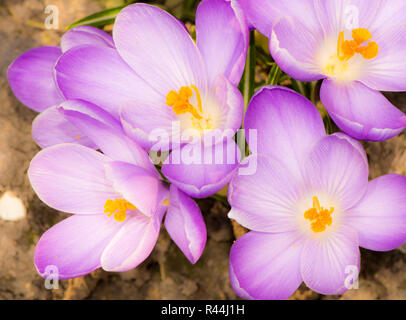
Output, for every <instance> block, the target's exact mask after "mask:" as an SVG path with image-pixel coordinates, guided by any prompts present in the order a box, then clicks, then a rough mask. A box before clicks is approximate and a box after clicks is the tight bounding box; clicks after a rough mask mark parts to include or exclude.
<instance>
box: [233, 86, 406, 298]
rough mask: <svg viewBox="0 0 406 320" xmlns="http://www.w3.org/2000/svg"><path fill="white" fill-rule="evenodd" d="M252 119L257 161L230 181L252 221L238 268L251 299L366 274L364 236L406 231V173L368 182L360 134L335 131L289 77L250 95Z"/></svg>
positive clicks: (242, 212) (382, 245) (373, 243)
mask: <svg viewBox="0 0 406 320" xmlns="http://www.w3.org/2000/svg"><path fill="white" fill-rule="evenodd" d="M245 124H246V128H247V129H257V131H258V146H257V148H258V154H254V155H251V157H256V158H257V162H258V168H257V171H256V173H255V174H254V175H250V176H235V177H234V178H233V180H232V181H231V183H230V186H229V202H230V204H231V206H232V209H231V211H230V213H229V217H230V218H231V219H235V220H236V221H237V222H238V223H239V224H241V225H243V226H244V227H246V228H248V229H250V230H252V231H251V232H249V233H248V234H246V235H244V236H242V237H241V238H239V239H238V240H237V241H236V242H235V243H234V244H233V247H232V249H231V254H230V278H231V282H232V285H233V287H234V289H235V291H236V292H237V293H238V294H239V295H240V296H241V297H244V298H248V299H286V298H288V297H289V296H291V295H292V294H293V293H294V292H295V290H296V289H297V288H298V287H299V285H300V284H301V283H302V282H304V283H305V284H306V285H307V286H308V287H310V288H311V289H312V290H314V291H316V292H319V293H322V294H342V293H343V292H344V291H346V290H347V289H350V288H351V285H352V284H353V282H354V281H355V280H356V279H357V277H358V272H359V268H360V252H359V246H360V247H363V248H367V249H371V250H376V251H388V250H393V249H395V248H397V247H398V246H400V245H402V244H403V243H404V242H405V241H406V178H405V177H403V176H400V175H396V174H391V175H386V176H382V177H379V178H377V179H375V180H372V181H370V182H368V174H369V170H368V161H367V155H366V153H365V151H364V150H363V149H362V146H361V144H360V143H359V142H357V141H355V140H353V139H352V138H350V137H348V136H346V135H344V134H342V133H337V134H333V135H330V136H327V135H326V133H325V130H324V125H323V121H322V118H321V116H320V114H319V113H318V111H317V109H316V107H315V106H313V105H312V103H311V102H310V101H308V100H307V99H306V98H304V97H302V96H301V95H299V94H297V93H296V92H293V91H291V90H289V89H286V88H283V87H264V88H262V89H261V90H260V91H259V92H258V93H257V94H256V95H255V96H254V97H253V99H252V101H251V102H250V105H249V106H248V111H247V115H246V118H245Z"/></svg>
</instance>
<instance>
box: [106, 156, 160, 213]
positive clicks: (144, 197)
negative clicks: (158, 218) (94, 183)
mask: <svg viewBox="0 0 406 320" xmlns="http://www.w3.org/2000/svg"><path fill="white" fill-rule="evenodd" d="M105 167H106V174H107V177H108V179H109V180H110V181H111V182H112V183H113V186H114V190H115V191H116V192H118V193H120V194H122V195H123V197H124V199H126V200H127V201H129V202H130V203H132V204H133V205H134V206H135V207H137V209H138V210H140V211H141V212H142V213H143V214H144V215H146V216H148V217H151V216H152V215H153V214H154V213H155V212H156V210H157V208H158V206H159V205H160V203H161V202H162V201H164V200H165V198H167V190H166V188H165V186H164V184H163V182H162V181H161V179H159V178H158V177H157V175H156V174H155V173H154V172H151V170H147V169H144V168H142V167H139V166H135V165H133V164H130V163H126V162H120V161H114V162H109V163H106V164H105Z"/></svg>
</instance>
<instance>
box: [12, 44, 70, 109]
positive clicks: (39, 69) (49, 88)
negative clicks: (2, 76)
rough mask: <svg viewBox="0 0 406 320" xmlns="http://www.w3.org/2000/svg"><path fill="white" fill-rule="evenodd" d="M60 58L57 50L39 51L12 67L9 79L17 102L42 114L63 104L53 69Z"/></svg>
mask: <svg viewBox="0 0 406 320" xmlns="http://www.w3.org/2000/svg"><path fill="white" fill-rule="evenodd" d="M61 54H62V52H61V49H59V48H58V47H40V48H36V49H32V50H30V51H27V52H25V53H24V54H22V55H21V56H19V57H18V58H17V59H16V60H15V61H14V62H13V63H12V64H11V65H10V67H9V68H8V73H7V78H8V82H9V84H10V87H11V90H13V93H14V94H15V95H16V97H17V98H18V100H20V101H21V102H22V103H23V104H25V105H26V106H27V107H29V108H31V109H33V110H35V111H39V112H40V111H43V110H45V109H47V108H49V107H53V106H56V105H57V104H59V103H61V102H62V101H63V100H64V99H63V96H62V95H61V94H60V92H59V90H58V87H57V85H56V83H55V80H54V66H55V64H56V61H57V60H58V59H59V57H60V55H61Z"/></svg>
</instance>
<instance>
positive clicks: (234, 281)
mask: <svg viewBox="0 0 406 320" xmlns="http://www.w3.org/2000/svg"><path fill="white" fill-rule="evenodd" d="M229 273H230V283H231V286H232V287H233V290H234V291H235V293H236V294H237V295H238V296H239V297H241V298H243V299H247V300H254V298H253V297H251V296H250V295H249V294H248V293H247V292H246V291H245V290H244V289H243V288H241V286H240V283H239V282H238V279H237V277H236V275H235V272H234V268H233V265H232V264H231V263H230V264H229Z"/></svg>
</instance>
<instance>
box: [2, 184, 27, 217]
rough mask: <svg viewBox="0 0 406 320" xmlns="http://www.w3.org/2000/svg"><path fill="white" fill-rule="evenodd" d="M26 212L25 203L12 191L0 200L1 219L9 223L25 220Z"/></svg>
mask: <svg viewBox="0 0 406 320" xmlns="http://www.w3.org/2000/svg"><path fill="white" fill-rule="evenodd" d="M25 215H26V210H25V206H24V203H23V202H22V200H21V199H20V198H18V197H17V196H16V195H15V194H13V193H12V192H11V191H7V192H5V193H4V194H3V195H2V196H1V198H0V218H1V219H3V220H7V221H18V220H21V219H24V218H25Z"/></svg>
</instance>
